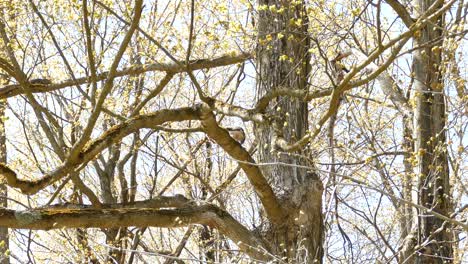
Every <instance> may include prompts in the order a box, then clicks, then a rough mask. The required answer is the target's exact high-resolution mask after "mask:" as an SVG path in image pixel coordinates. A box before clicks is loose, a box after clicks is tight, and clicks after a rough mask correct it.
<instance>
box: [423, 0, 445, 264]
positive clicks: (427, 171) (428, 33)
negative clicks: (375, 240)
mask: <svg viewBox="0 0 468 264" xmlns="http://www.w3.org/2000/svg"><path fill="white" fill-rule="evenodd" d="M435 2H436V1H434V0H417V1H416V4H417V5H416V6H419V8H420V10H419V11H420V14H422V13H424V12H426V11H427V10H428V8H429V7H430V6H431V5H433V4H434V3H435ZM441 5H442V4H440V6H441ZM440 6H439V7H440ZM432 22H433V23H429V24H428V25H427V26H425V27H424V28H423V29H422V30H421V31H420V34H417V36H415V39H414V43H415V46H421V47H423V48H421V49H418V50H416V51H415V53H414V78H415V82H414V88H415V89H414V91H415V92H414V98H415V101H416V108H415V111H414V113H415V114H414V139H415V140H414V141H415V152H416V154H417V156H418V165H417V168H416V170H417V174H418V179H419V183H418V189H419V197H418V203H419V204H421V205H423V206H425V207H427V208H430V209H431V210H433V211H435V212H438V213H440V214H443V215H446V216H449V215H450V213H451V212H452V206H451V201H450V196H451V194H450V185H449V176H450V175H449V169H448V159H447V146H446V135H445V133H446V132H445V124H446V113H445V101H444V89H443V88H444V85H443V77H442V76H443V71H442V64H443V63H442V56H441V55H442V53H441V50H442V49H441V47H442V37H443V31H442V28H443V26H444V17H443V16H442V17H438V18H436V19H435V20H434V21H432ZM418 221H419V223H418V227H419V230H418V245H419V247H420V249H419V250H418V254H417V260H416V262H417V263H451V262H453V249H452V243H453V241H454V238H453V235H452V233H451V232H450V230H449V225H448V224H447V223H444V221H443V220H441V219H439V218H436V217H434V216H432V215H428V214H425V213H424V212H419V217H418Z"/></svg>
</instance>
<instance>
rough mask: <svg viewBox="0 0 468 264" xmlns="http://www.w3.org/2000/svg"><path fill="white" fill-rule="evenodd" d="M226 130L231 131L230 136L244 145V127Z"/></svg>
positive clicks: (227, 128)
mask: <svg viewBox="0 0 468 264" xmlns="http://www.w3.org/2000/svg"><path fill="white" fill-rule="evenodd" d="M226 130H227V131H229V135H230V136H231V137H232V138H233V139H235V140H236V141H237V142H239V143H240V144H243V143H244V141H245V132H244V129H242V127H226Z"/></svg>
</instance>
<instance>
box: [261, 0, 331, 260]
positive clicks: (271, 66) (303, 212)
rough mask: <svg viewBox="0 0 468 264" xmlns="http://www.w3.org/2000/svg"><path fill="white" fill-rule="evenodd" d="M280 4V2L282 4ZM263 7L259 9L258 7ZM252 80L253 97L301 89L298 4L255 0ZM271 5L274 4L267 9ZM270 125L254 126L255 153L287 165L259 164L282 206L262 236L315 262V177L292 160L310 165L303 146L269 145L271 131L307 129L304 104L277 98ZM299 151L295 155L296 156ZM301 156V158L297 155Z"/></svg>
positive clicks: (304, 69) (318, 188) (289, 136)
mask: <svg viewBox="0 0 468 264" xmlns="http://www.w3.org/2000/svg"><path fill="white" fill-rule="evenodd" d="M283 3H284V5H283ZM265 5H266V6H267V8H262V6H265ZM259 6H260V8H259V17H258V49H257V74H258V75H257V85H258V94H257V95H258V96H259V97H260V96H262V95H264V94H265V93H266V92H268V91H270V90H272V89H274V88H278V87H279V86H282V87H289V88H290V89H306V83H307V75H308V73H309V70H310V65H309V59H310V58H309V56H308V49H309V37H308V32H307V25H308V23H307V15H306V13H305V7H304V3H299V4H296V5H293V4H291V3H290V2H288V1H280V0H276V1H268V0H259ZM273 7H274V8H273ZM266 111H267V112H268V114H271V115H272V117H273V120H272V121H273V124H274V125H273V126H271V127H267V126H258V127H257V128H256V133H257V134H256V136H257V139H258V142H259V157H258V160H259V162H260V163H262V162H281V163H287V164H289V165H290V166H284V165H272V166H268V167H262V170H263V172H264V173H265V175H266V176H267V177H268V179H269V181H270V183H271V184H272V186H273V189H274V190H275V192H276V193H277V195H278V197H279V198H280V199H281V202H282V204H283V206H284V209H285V210H286V211H287V213H286V215H287V219H285V221H284V222H282V223H281V224H274V223H272V224H271V225H270V226H269V230H268V231H269V232H268V234H269V235H267V239H266V240H267V241H270V242H271V243H272V245H271V246H272V248H273V250H274V252H275V253H276V255H278V256H280V257H284V258H287V260H288V261H289V262H292V263H312V262H314V261H317V262H316V263H318V262H321V261H322V255H323V249H322V240H323V239H322V238H323V226H322V211H321V204H322V191H323V187H322V185H321V182H320V180H319V178H318V176H317V175H316V174H315V173H314V172H311V171H308V170H306V169H304V168H298V167H295V165H302V166H304V165H305V166H312V165H313V164H311V163H310V162H308V161H307V158H308V157H307V151H305V150H304V151H301V152H299V153H295V155H287V154H285V153H280V152H278V151H276V149H275V144H274V142H275V139H276V136H280V137H283V138H285V139H286V140H288V141H295V140H297V139H300V138H301V137H303V136H304V135H305V133H306V132H307V129H308V125H307V124H308V115H307V113H308V111H307V103H305V102H302V101H300V100H297V99H290V98H287V97H279V98H277V99H275V100H274V101H272V102H270V107H269V108H268V109H267V110H266ZM296 154H299V155H296ZM300 155H303V157H304V158H299V157H298V156H300Z"/></svg>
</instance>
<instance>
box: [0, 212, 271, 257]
mask: <svg viewBox="0 0 468 264" xmlns="http://www.w3.org/2000/svg"><path fill="white" fill-rule="evenodd" d="M192 224H200V225H208V226H210V227H212V228H216V229H218V230H219V231H220V232H221V233H222V234H224V235H226V236H228V237H229V238H230V239H231V240H233V241H234V242H235V243H236V244H237V245H238V246H239V248H240V249H241V250H242V251H244V252H246V253H247V254H249V255H250V256H251V257H252V258H255V259H259V260H268V259H269V257H268V256H267V254H268V253H267V252H266V250H264V248H265V245H264V243H263V242H262V241H261V240H260V239H259V238H258V237H256V236H255V235H254V234H253V233H251V232H250V231H249V230H248V229H247V228H245V227H244V226H243V225H241V224H240V223H239V222H238V221H237V220H236V219H234V218H233V217H232V216H231V215H230V214H229V213H227V212H226V211H224V210H221V209H219V208H218V207H216V206H214V205H201V206H196V205H192V206H184V207H181V208H176V209H154V208H141V209H140V208H123V207H122V208H118V209H92V208H80V209H63V208H61V209H57V208H47V209H46V208H42V209H34V210H27V211H15V210H9V209H0V226H1V227H8V228H17V229H35V230H51V229H59V228H81V227H84V228H119V227H130V226H135V227H162V228H165V227H167V228H174V227H185V226H189V225H192Z"/></svg>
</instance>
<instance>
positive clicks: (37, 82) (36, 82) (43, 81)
mask: <svg viewBox="0 0 468 264" xmlns="http://www.w3.org/2000/svg"><path fill="white" fill-rule="evenodd" d="M29 82H30V83H31V84H33V85H49V84H52V82H51V81H50V80H48V79H32V80H30V81H29Z"/></svg>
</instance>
